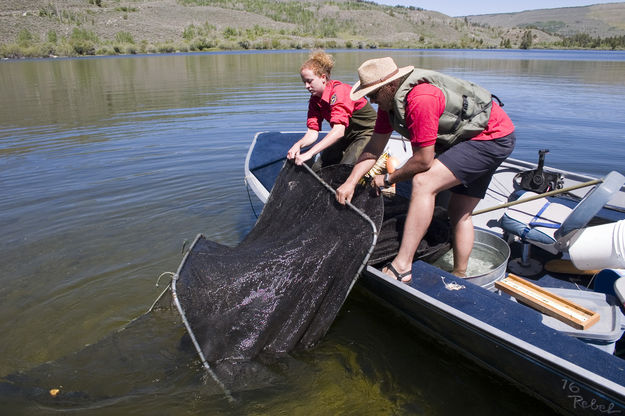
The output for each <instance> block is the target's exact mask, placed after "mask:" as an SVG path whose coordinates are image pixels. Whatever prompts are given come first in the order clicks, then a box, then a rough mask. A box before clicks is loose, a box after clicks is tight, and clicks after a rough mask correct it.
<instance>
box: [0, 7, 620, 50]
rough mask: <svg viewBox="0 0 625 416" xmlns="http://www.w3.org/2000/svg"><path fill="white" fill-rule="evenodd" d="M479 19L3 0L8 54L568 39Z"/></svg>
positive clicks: (350, 10)
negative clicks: (500, 25) (501, 25)
mask: <svg viewBox="0 0 625 416" xmlns="http://www.w3.org/2000/svg"><path fill="white" fill-rule="evenodd" d="M474 18H475V16H472V17H471V18H470V19H469V18H464V19H461V18H452V17H449V16H446V15H444V14H441V13H437V12H432V11H427V10H422V9H419V8H414V7H403V6H395V7H391V6H384V5H378V4H376V3H374V2H371V1H362V0H319V1H316V0H302V1H295V0H280V1H278V0H39V1H38V0H2V1H0V57H5V58H16V57H39V56H43V57H46V56H77V55H108V54H134V53H163V52H177V51H180V52H187V51H206V50H231V49H294V48H302V49H309V48H314V47H322V48H379V47H385V48H500V47H512V48H516V47H528V46H530V45H531V47H554V46H555V45H557V43H558V42H560V41H561V39H560V38H559V37H558V36H556V35H553V34H548V33H546V32H544V31H542V30H538V29H528V28H523V27H513V26H509V27H503V28H502V27H496V26H495V25H494V24H491V23H487V24H486V23H484V22H483V21H481V20H474ZM624 20H625V19H624ZM473 22H475V23H473ZM615 24H616V23H615Z"/></svg>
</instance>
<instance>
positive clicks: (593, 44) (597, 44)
mask: <svg viewBox="0 0 625 416" xmlns="http://www.w3.org/2000/svg"><path fill="white" fill-rule="evenodd" d="M559 44H560V45H561V46H562V47H564V48H583V49H625V36H612V37H609V38H600V37H596V38H594V37H592V36H590V35H589V34H587V33H578V34H575V35H572V36H567V37H564V38H562V41H561V42H560V43H559Z"/></svg>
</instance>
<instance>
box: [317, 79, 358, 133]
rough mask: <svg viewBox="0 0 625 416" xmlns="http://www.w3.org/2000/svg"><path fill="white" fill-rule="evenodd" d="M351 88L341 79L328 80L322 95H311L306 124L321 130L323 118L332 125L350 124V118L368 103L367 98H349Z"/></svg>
mask: <svg viewBox="0 0 625 416" xmlns="http://www.w3.org/2000/svg"><path fill="white" fill-rule="evenodd" d="M351 89H352V87H351V86H349V85H348V84H344V83H342V82H341V81H336V80H330V81H328V83H327V84H326V88H325V90H323V94H322V95H321V97H314V96H313V97H310V101H309V102H308V120H307V121H306V126H307V127H308V128H309V129H312V130H317V131H319V130H321V123H322V122H323V120H326V121H328V122H329V123H330V126H334V125H335V124H342V125H344V126H345V127H347V126H349V120H350V119H351V117H352V114H353V113H354V111H356V110H360V109H361V108H362V107H364V106H365V105H366V104H367V100H366V99H365V98H361V99H359V100H357V101H352V99H351V98H349V93H350V91H351Z"/></svg>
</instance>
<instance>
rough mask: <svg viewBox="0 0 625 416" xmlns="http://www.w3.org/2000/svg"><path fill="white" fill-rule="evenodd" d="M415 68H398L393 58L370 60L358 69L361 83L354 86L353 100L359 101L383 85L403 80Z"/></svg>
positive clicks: (351, 94) (351, 95)
mask: <svg viewBox="0 0 625 416" xmlns="http://www.w3.org/2000/svg"><path fill="white" fill-rule="evenodd" d="M413 69H414V66H412V65H409V66H405V67H403V68H397V64H396V63H395V61H393V58H390V57H388V56H387V57H386V58H378V59H369V60H368V61H365V62H363V64H362V65H360V67H359V68H358V78H360V81H358V82H357V83H355V84H354V86H353V87H352V91H351V93H350V95H349V96H350V98H351V99H352V100H358V99H360V98H362V97H364V96H365V95H367V94H369V93H370V92H372V91H375V90H377V89H378V88H380V87H382V86H383V85H386V84H388V83H389V82H392V81H394V80H396V79H397V78H401V77H403V76H404V75H406V74H407V73H409V72H411V71H412V70H413Z"/></svg>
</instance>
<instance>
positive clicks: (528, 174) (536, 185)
mask: <svg viewBox="0 0 625 416" xmlns="http://www.w3.org/2000/svg"><path fill="white" fill-rule="evenodd" d="M547 153H549V149H541V150H539V151H538V167H537V168H536V169H533V170H528V171H525V172H521V173H518V174H517V175H516V176H515V177H514V181H515V183H516V184H517V185H518V186H520V187H521V189H525V190H526V191H532V192H536V193H538V194H542V193H544V192H548V191H553V190H555V189H562V187H563V186H564V179H563V177H562V174H560V173H551V172H545V171H544V170H543V167H544V165H545V154H547Z"/></svg>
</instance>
